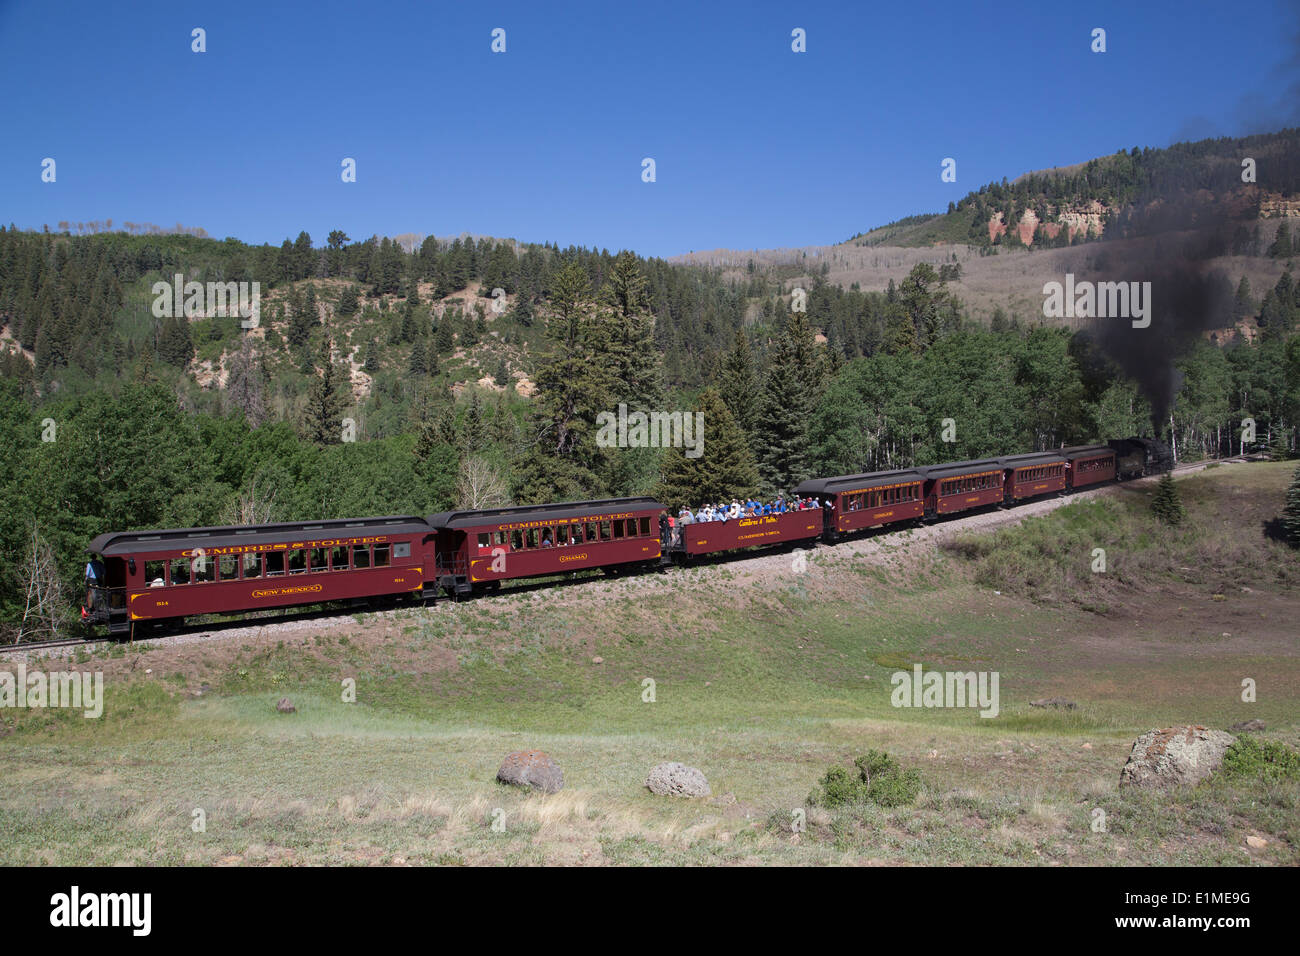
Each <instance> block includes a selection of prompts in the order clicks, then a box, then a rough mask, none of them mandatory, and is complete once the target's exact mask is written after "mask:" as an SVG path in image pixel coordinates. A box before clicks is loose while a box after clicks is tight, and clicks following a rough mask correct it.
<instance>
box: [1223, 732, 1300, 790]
mask: <svg viewBox="0 0 1300 956" xmlns="http://www.w3.org/2000/svg"><path fill="white" fill-rule="evenodd" d="M1219 776H1221V777H1223V778H1224V779H1226V780H1240V781H1251V782H1254V781H1263V782H1264V783H1282V782H1284V781H1287V780H1300V752H1297V751H1295V750H1292V749H1291V748H1290V747H1288V746H1287V745H1286V744H1282V743H1277V742H1275V741H1260V740H1257V739H1256V738H1254V737H1240V738H1238V739H1237V741H1236V742H1235V743H1233V744H1232V746H1230V747H1229V748H1228V749H1227V750H1226V751H1225V752H1224V754H1223V766H1222V768H1221V769H1220V770H1219Z"/></svg>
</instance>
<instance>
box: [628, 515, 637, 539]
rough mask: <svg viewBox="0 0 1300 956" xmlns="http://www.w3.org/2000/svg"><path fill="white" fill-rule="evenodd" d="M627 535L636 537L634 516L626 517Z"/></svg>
mask: <svg viewBox="0 0 1300 956" xmlns="http://www.w3.org/2000/svg"><path fill="white" fill-rule="evenodd" d="M627 536H628V537H629V538H635V537H636V519H635V518H628V519H627Z"/></svg>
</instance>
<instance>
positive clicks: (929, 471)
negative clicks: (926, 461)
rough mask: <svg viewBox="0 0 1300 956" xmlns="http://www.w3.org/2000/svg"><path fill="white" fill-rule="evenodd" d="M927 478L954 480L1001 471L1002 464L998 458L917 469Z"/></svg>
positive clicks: (953, 462)
mask: <svg viewBox="0 0 1300 956" xmlns="http://www.w3.org/2000/svg"><path fill="white" fill-rule="evenodd" d="M916 470H917V471H919V472H920V473H921V474H922V475H924V476H925V477H926V478H953V477H955V476H958V475H974V474H978V473H980V472H983V471H1001V470H1002V462H1001V461H999V460H998V459H996V458H972V459H971V460H970V461H950V462H944V463H942V464H938V465H923V466H922V467H920V468H918V469H916Z"/></svg>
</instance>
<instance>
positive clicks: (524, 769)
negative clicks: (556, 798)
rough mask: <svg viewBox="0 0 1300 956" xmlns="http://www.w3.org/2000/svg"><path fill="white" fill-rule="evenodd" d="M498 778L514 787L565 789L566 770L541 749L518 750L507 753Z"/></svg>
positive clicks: (552, 790) (556, 790)
mask: <svg viewBox="0 0 1300 956" xmlns="http://www.w3.org/2000/svg"><path fill="white" fill-rule="evenodd" d="M497 779H498V780H499V781H501V782H502V783H508V784H510V785H511V786H514V787H534V788H536V789H538V790H541V791H543V792H545V793H558V792H559V791H560V790H562V789H564V771H563V770H561V769H560V765H559V764H557V763H556V762H555V761H554V760H552V759H551V758H550V756H549V755H547V754H545V753H543V752H542V751H540V750H516V751H515V752H514V753H512V754H506V759H505V760H503V761H501V769H500V770H498V771H497Z"/></svg>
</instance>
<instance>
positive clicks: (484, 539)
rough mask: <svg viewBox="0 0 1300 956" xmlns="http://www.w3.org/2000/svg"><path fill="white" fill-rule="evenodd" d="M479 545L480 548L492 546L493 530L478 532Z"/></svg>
mask: <svg viewBox="0 0 1300 956" xmlns="http://www.w3.org/2000/svg"><path fill="white" fill-rule="evenodd" d="M478 546H479V547H480V548H490V547H491V546H492V532H491V531H480V532H479V533H478Z"/></svg>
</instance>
